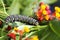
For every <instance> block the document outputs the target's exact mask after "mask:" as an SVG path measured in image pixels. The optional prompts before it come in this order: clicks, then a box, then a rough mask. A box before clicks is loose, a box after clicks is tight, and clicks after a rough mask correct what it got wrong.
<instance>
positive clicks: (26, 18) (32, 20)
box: [5, 15, 39, 25]
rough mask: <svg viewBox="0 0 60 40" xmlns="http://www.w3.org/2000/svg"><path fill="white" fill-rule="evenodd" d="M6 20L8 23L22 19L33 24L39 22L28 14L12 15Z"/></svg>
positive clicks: (21, 20)
mask: <svg viewBox="0 0 60 40" xmlns="http://www.w3.org/2000/svg"><path fill="white" fill-rule="evenodd" d="M5 21H6V23H9V22H15V21H20V22H23V23H26V24H27V23H28V24H32V25H38V24H39V23H38V21H37V20H35V19H33V18H30V17H27V16H22V15H10V16H8V17H7V18H6V19H5Z"/></svg>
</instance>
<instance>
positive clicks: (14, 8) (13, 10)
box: [8, 0, 20, 15]
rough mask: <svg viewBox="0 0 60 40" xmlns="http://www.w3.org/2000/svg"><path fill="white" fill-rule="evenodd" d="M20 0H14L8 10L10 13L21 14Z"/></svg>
mask: <svg viewBox="0 0 60 40" xmlns="http://www.w3.org/2000/svg"><path fill="white" fill-rule="evenodd" d="M19 8H20V5H19V0H13V2H12V4H11V6H10V9H9V10H8V14H9V15H14V14H19Z"/></svg>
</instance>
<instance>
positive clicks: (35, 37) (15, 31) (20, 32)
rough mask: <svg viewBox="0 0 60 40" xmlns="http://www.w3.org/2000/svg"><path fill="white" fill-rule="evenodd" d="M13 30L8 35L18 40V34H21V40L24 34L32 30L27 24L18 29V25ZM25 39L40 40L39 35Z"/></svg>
mask: <svg viewBox="0 0 60 40" xmlns="http://www.w3.org/2000/svg"><path fill="white" fill-rule="evenodd" d="M13 30H14V31H13V32H11V33H9V34H8V36H9V37H10V38H12V39H13V40H16V34H18V35H19V37H20V39H19V40H22V39H23V36H24V34H28V33H29V32H30V29H29V28H28V27H27V26H25V27H24V28H23V30H20V29H18V27H14V29H13ZM24 40H38V36H31V37H27V38H25V39H24Z"/></svg>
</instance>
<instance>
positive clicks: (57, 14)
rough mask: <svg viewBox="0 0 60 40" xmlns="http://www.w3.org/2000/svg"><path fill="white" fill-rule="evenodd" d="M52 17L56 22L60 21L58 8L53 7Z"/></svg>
mask: <svg viewBox="0 0 60 40" xmlns="http://www.w3.org/2000/svg"><path fill="white" fill-rule="evenodd" d="M53 16H54V17H55V18H57V19H58V20H60V8H59V7H55V11H54V13H53Z"/></svg>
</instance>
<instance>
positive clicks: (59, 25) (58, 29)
mask: <svg viewBox="0 0 60 40" xmlns="http://www.w3.org/2000/svg"><path fill="white" fill-rule="evenodd" d="M50 27H51V29H52V30H53V31H54V32H55V33H56V34H57V35H58V36H60V21H58V20H53V21H50Z"/></svg>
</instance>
